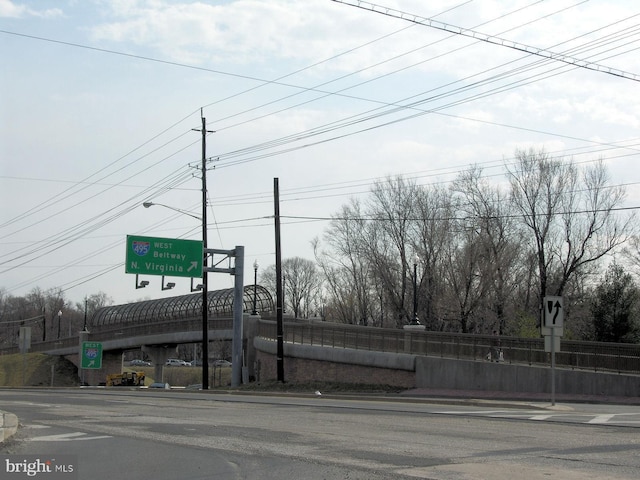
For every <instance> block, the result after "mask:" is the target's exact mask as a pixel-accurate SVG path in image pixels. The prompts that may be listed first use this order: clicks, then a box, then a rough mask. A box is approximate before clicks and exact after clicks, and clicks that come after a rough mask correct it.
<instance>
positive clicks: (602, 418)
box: [587, 415, 615, 423]
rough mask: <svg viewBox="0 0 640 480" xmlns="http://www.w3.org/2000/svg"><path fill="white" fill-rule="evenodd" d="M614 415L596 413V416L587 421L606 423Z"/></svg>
mask: <svg viewBox="0 0 640 480" xmlns="http://www.w3.org/2000/svg"><path fill="white" fill-rule="evenodd" d="M614 416H615V415H597V416H596V417H594V418H592V419H591V420H589V421H588V422H587V423H607V422H608V421H609V420H611V419H612V418H613V417H614Z"/></svg>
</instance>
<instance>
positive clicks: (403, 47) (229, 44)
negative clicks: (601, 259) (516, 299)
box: [0, 0, 640, 303]
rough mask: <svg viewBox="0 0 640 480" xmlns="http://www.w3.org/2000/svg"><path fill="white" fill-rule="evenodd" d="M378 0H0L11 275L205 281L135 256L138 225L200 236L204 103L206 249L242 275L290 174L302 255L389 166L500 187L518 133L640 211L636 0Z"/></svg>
mask: <svg viewBox="0 0 640 480" xmlns="http://www.w3.org/2000/svg"><path fill="white" fill-rule="evenodd" d="M380 2H381V3H379V4H377V5H373V4H369V3H366V2H360V3H361V7H363V8H358V7H356V6H354V4H355V3H358V2H354V1H351V0H348V1H345V2H344V3H342V2H336V1H331V0H306V1H304V2H301V1H296V0H261V1H258V0H238V1H233V0H229V1H215V2H214V1H200V2H192V1H186V0H184V1H170V0H82V1H78V0H67V1H65V0H50V1H49V0H38V1H20V0H0V58H2V67H1V69H0V204H1V207H0V288H4V289H5V293H6V294H9V295H14V296H18V295H25V294H27V293H28V292H29V291H31V290H32V289H34V288H41V289H43V290H47V289H50V288H60V289H62V290H63V291H64V294H65V297H66V299H67V300H68V301H70V302H81V301H82V299H83V298H85V296H87V295H91V294H94V293H98V292H104V293H106V294H107V295H108V296H110V297H111V298H112V299H113V300H114V302H115V303H127V302H131V301H136V300H139V299H143V298H145V299H146V298H160V297H165V296H173V295H182V294H186V293H189V290H190V282H189V279H186V278H178V277H175V278H167V279H166V281H172V282H175V283H176V287H175V288H174V289H172V290H169V291H162V290H161V288H160V287H161V277H159V276H146V277H144V279H145V280H148V281H149V286H147V287H146V288H145V289H135V275H131V274H127V273H125V268H124V263H125V251H126V236H127V235H143V236H151V237H166V238H184V239H194V240H199V239H201V237H202V231H201V225H200V222H199V220H198V219H197V218H194V217H200V216H201V208H202V207H201V205H202V201H201V200H202V192H201V179H200V178H201V177H200V170H199V167H200V162H201V157H202V144H201V140H202V136H201V133H200V132H198V131H197V130H198V129H200V128H201V126H202V120H201V116H203V117H204V118H205V119H206V124H207V130H210V131H211V132H212V133H208V134H207V136H206V157H207V159H209V160H208V162H207V165H208V171H207V183H208V189H207V190H208V192H207V194H208V201H207V205H208V206H207V217H208V244H209V247H210V248H220V249H225V250H231V249H234V248H235V247H236V246H244V248H245V260H244V263H245V283H246V284H251V283H253V274H254V271H253V264H254V262H256V261H257V262H258V265H259V267H258V269H259V270H258V272H260V271H261V269H263V268H265V267H268V266H270V265H273V264H274V263H275V234H274V220H273V215H274V179H276V178H277V179H278V184H279V193H280V214H281V216H282V218H281V222H282V226H281V238H282V240H281V241H282V256H283V258H285V259H286V258H290V257H296V256H299V257H303V258H307V259H309V260H313V259H314V254H313V248H312V241H313V239H314V238H322V235H323V233H324V232H325V230H326V228H327V226H328V225H329V220H328V219H329V218H330V217H331V216H332V215H335V214H337V213H338V212H339V210H340V208H341V206H343V205H345V204H347V203H348V202H349V201H350V200H351V199H360V200H366V198H367V195H368V192H369V191H370V189H371V188H372V186H373V184H374V183H375V182H376V181H382V180H384V179H385V178H387V177H389V176H392V177H395V176H402V177H404V178H407V179H409V180H411V181H414V182H416V183H417V184H419V185H429V184H436V183H438V184H447V183H448V182H450V181H451V180H452V179H453V178H455V176H456V175H457V174H458V173H460V172H461V171H464V170H465V169H468V168H469V167H470V166H471V165H480V166H482V167H483V169H484V173H485V175H486V176H487V177H488V178H491V179H493V180H495V181H497V182H499V181H501V180H502V181H503V180H504V176H503V175H504V169H505V164H508V163H509V161H510V160H511V159H512V158H513V155H514V152H515V151H516V150H517V149H529V148H534V149H544V150H545V151H547V152H548V153H549V154H551V155H552V156H554V157H558V158H567V159H572V160H573V161H574V162H576V163H579V164H581V165H582V164H584V165H589V164H591V163H592V162H594V161H596V160H597V159H600V158H601V159H604V161H605V162H606V164H607V166H608V168H609V171H610V174H611V183H612V184H624V185H626V188H627V199H626V201H625V206H628V207H638V206H640V188H639V182H640V169H639V168H638V166H637V165H638V153H639V152H640V135H639V127H640V81H639V80H640V76H639V75H640V54H639V52H638V48H639V47H640V6H639V5H638V2H637V1H636V0H629V1H624V0H616V1H611V0H609V1H605V0H600V1H598V0H592V1H580V0H571V1H565V0H554V1H553V2H550V1H534V0H495V1H493V0H468V1H467V0H434V1H430V2H423V1H417V0H380ZM383 7H386V8H383ZM381 11H384V12H386V13H385V14H382V13H379V12H381ZM149 201H151V202H155V203H157V204H162V205H166V207H163V206H155V207H151V208H144V207H143V206H142V204H143V202H149ZM167 207H169V208H167ZM172 209H178V210H182V211H186V212H190V213H191V215H193V216H189V215H185V214H183V213H180V212H177V211H175V210H172ZM141 279H142V278H141ZM209 285H210V289H218V288H230V287H232V286H233V277H232V276H231V275H229V274H225V273H211V274H210V275H209Z"/></svg>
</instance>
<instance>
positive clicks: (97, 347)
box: [80, 342, 102, 369]
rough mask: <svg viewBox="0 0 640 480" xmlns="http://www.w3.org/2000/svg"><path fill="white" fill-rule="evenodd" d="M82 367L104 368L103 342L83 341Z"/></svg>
mask: <svg viewBox="0 0 640 480" xmlns="http://www.w3.org/2000/svg"><path fill="white" fill-rule="evenodd" d="M80 368H88V369H100V368H102V344H101V343H100V342H82V358H81V361H80Z"/></svg>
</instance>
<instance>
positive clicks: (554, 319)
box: [543, 296, 564, 328]
mask: <svg viewBox="0 0 640 480" xmlns="http://www.w3.org/2000/svg"><path fill="white" fill-rule="evenodd" d="M543 305H544V326H545V327H550V328H562V327H563V323H564V308H563V305H562V297H551V296H549V297H544V299H543Z"/></svg>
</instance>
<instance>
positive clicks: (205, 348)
mask: <svg viewBox="0 0 640 480" xmlns="http://www.w3.org/2000/svg"><path fill="white" fill-rule="evenodd" d="M203 128H204V119H203ZM203 138H204V137H203ZM203 141H204V140H203ZM203 154H204V153H203ZM204 162H205V160H203V172H202V175H203V177H204V175H205V172H204V168H205V167H204ZM206 189H207V187H206V180H204V178H203V184H202V190H203V195H202V202H203V203H202V217H198V216H197V215H194V214H192V213H189V212H187V211H186V210H182V209H180V208H175V207H171V206H169V205H164V204H162V203H154V202H144V203H143V204H142V205H143V206H144V208H149V207H152V206H154V205H157V206H159V207H164V208H168V209H169V210H173V211H174V212H178V213H182V214H183V215H188V216H189V217H192V218H195V219H196V220H198V221H199V222H201V223H202V248H203V255H204V258H203V260H202V389H203V390H208V389H209V305H208V298H209V288H208V275H207V273H208V272H207V270H206V268H207V252H206V250H207V206H206Z"/></svg>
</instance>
